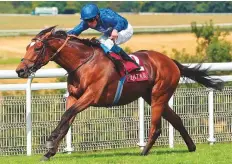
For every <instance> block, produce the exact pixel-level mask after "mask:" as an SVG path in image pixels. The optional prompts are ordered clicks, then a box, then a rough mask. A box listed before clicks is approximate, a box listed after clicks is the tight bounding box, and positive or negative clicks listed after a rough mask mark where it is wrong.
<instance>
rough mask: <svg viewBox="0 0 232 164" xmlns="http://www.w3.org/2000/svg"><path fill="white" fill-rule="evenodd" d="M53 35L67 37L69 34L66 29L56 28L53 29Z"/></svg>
mask: <svg viewBox="0 0 232 164" xmlns="http://www.w3.org/2000/svg"><path fill="white" fill-rule="evenodd" d="M52 35H53V36H57V37H62V38H66V37H67V36H68V34H67V33H66V32H65V31H63V30H55V29H54V30H53V31H52Z"/></svg>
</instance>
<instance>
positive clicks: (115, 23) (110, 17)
mask: <svg viewBox="0 0 232 164" xmlns="http://www.w3.org/2000/svg"><path fill="white" fill-rule="evenodd" d="M102 19H103V22H105V23H106V24H110V25H111V26H112V28H113V31H115V32H120V31H122V30H124V29H126V28H127V25H128V21H127V20H126V19H125V18H123V17H122V16H120V15H119V14H118V13H116V12H114V11H113V10H111V9H106V12H103V15H102Z"/></svg>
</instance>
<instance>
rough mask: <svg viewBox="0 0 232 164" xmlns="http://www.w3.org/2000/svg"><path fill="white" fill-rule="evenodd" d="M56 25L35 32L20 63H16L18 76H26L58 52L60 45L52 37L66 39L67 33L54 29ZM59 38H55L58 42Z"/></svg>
mask: <svg viewBox="0 0 232 164" xmlns="http://www.w3.org/2000/svg"><path fill="white" fill-rule="evenodd" d="M55 28H56V26H52V27H49V28H46V29H44V30H42V31H41V32H40V33H39V34H37V35H36V36H35V37H34V38H33V39H32V40H31V43H30V44H29V45H28V46H27V47H26V54H25V56H24V58H22V59H21V63H20V64H19V65H18V67H17V69H16V72H17V74H18V76H19V77H21V78H27V77H28V76H30V75H31V74H32V73H34V72H36V71H37V70H38V69H40V68H41V67H43V66H44V65H46V64H47V63H48V62H49V61H51V60H53V58H54V57H55V56H56V55H57V54H58V53H59V52H58V49H59V48H60V47H57V46H60V45H57V46H56V45H55V44H53V43H52V41H53V42H54V38H56V37H57V36H59V38H63V39H66V38H67V33H66V32H65V31H56V30H55ZM58 41H59V40H56V42H58Z"/></svg>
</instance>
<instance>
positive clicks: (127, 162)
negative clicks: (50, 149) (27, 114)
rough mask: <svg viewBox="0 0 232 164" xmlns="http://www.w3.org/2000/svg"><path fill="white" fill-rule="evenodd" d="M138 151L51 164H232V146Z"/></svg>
mask: <svg viewBox="0 0 232 164" xmlns="http://www.w3.org/2000/svg"><path fill="white" fill-rule="evenodd" d="M139 153H140V150H139V148H129V149H117V150H105V151H95V152H75V153H72V154H71V155H69V154H57V155H56V156H55V157H53V158H51V160H50V161H47V162H46V163H48V164H61V163H64V164H74V163H75V164H105V163H107V164H150V163H151V164H230V163H231V162H232V155H231V154H232V143H225V144H217V143H216V144H215V145H212V146H210V145H208V144H200V145H197V151H196V152H193V153H189V152H188V151H187V148H186V146H184V145H182V146H176V147H175V148H174V149H170V148H160V147H153V149H152V151H151V152H150V154H149V155H148V156H140V154H139ZM41 156H42V155H33V156H31V157H27V156H8V157H0V161H1V163H2V164H5V163H7V164H8V163H9V164H11V163H12V164H35V163H41V162H40V161H39V160H40V158H41Z"/></svg>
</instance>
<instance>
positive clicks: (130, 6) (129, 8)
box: [0, 1, 232, 14]
mask: <svg viewBox="0 0 232 164" xmlns="http://www.w3.org/2000/svg"><path fill="white" fill-rule="evenodd" d="M86 3H89V2H87V1H82V2H79V1H12V2H6V1H5V2H4V1H2V2H0V11H1V13H27V14H28V13H31V11H32V10H34V9H35V7H57V8H58V9H59V13H61V14H72V13H75V12H80V10H81V7H82V6H83V5H84V4H86ZM94 3H96V4H97V5H98V6H99V7H100V8H106V7H110V8H112V9H114V10H115V11H118V12H174V13H183V12H189V13H196V12H200V13H207V12H212V13H227V12H228V13H231V12H232V2H216V1H212V2H210V1H207V2H204V1H203V2H195V1H188V2H184V1H179V2H178V1H174V2H173V1H169V2H168V1H166V2H162V1H152V2H149V1H146V2H141V1H134V2H132V1H130V2H128V1H112V2H109V1H108V2H103V1H95V2H94Z"/></svg>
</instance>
